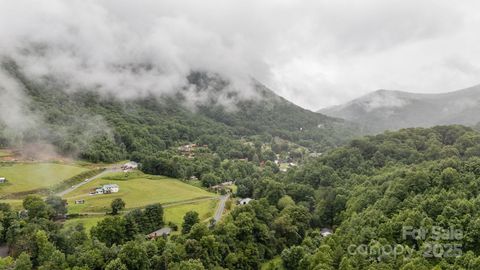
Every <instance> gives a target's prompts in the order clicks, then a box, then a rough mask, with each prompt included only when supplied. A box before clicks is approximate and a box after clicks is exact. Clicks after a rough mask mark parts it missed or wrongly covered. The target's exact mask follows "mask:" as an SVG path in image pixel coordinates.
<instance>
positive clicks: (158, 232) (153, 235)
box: [147, 227, 172, 240]
mask: <svg viewBox="0 0 480 270" xmlns="http://www.w3.org/2000/svg"><path fill="white" fill-rule="evenodd" d="M170 232H172V229H171V228H170V227H163V228H161V229H159V230H156V231H154V232H152V233H150V234H148V235H147V238H148V239H153V240H155V239H156V238H157V237H166V236H168V235H169V234H170Z"/></svg>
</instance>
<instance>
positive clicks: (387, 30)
mask: <svg viewBox="0 0 480 270" xmlns="http://www.w3.org/2000/svg"><path fill="white" fill-rule="evenodd" d="M479 8H480V2H479V1H476V0H465V1H449V0H420V1H418V0H366V1H358V0H338V1H327V0H317V1H314V0H305V1H296V0H264V1H255V0H244V1H233V0H205V1H196V0H190V1H185V0H162V1H155V0H136V1H131V0H128V1H127V0H68V1H65V0H45V1H35V0H15V1H9V0H0V54H3V55H6V56H10V57H14V58H15V59H16V60H17V61H18V62H19V64H20V65H21V67H22V68H23V69H24V70H25V71H26V72H27V73H28V74H29V75H32V76H33V75H35V76H37V77H38V78H41V77H42V76H45V75H49V76H56V77H58V78H62V80H63V81H64V83H65V85H67V86H70V87H71V88H72V89H76V88H78V87H79V86H80V87H89V88H91V87H95V88H96V89H98V90H99V91H104V92H109V93H112V92H113V93H115V94H116V95H118V96H120V97H123V98H129V97H135V96H138V95H139V94H140V95H141V94H146V93H149V92H154V93H168V92H169V91H172V89H176V88H178V87H180V86H184V85H185V84H186V80H185V76H186V75H188V74H189V73H190V71H192V70H203V71H210V72H216V73H219V74H221V75H223V76H225V77H226V78H228V79H230V80H232V81H233V82H234V84H235V86H236V87H237V88H238V89H242V90H243V92H244V94H246V95H250V94H251V93H250V92H249V91H248V84H247V83H246V82H247V81H248V78H250V76H252V77H255V78H257V79H258V80H259V81H261V82H264V83H265V84H267V85H268V86H269V87H271V88H272V90H274V91H276V92H277V93H278V94H280V95H282V96H284V97H286V98H287V99H290V100H292V101H294V102H295V103H297V104H299V105H301V106H304V107H306V108H309V109H318V108H320V107H324V106H329V105H333V104H337V103H340V102H345V101H347V100H349V99H352V98H354V97H357V96H359V95H362V94H365V93H367V92H369V91H372V90H375V89H379V88H383V89H399V90H409V91H419V92H442V91H447V90H453V89H459V88H463V87H467V86H470V85H473V84H477V83H479V82H480V64H479V63H480V46H478V44H480V35H478V34H477V32H478V29H479V28H480V13H479V12H478V10H479Z"/></svg>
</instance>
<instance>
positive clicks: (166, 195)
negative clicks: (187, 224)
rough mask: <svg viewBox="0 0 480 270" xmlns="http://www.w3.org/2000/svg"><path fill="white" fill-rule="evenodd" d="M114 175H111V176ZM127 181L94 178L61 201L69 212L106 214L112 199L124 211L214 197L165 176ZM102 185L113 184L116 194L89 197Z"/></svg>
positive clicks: (144, 177) (211, 194) (110, 177)
mask: <svg viewBox="0 0 480 270" xmlns="http://www.w3.org/2000/svg"><path fill="white" fill-rule="evenodd" d="M114 176H115V175H114ZM147 177H148V176H143V177H142V178H136V179H128V178H127V179H128V180H113V179H114V177H112V176H111V175H110V176H109V175H107V176H105V178H109V179H104V178H101V179H97V180H95V181H92V182H90V183H88V184H86V185H84V186H82V187H80V188H78V189H76V190H74V191H73V192H71V193H69V194H67V196H65V199H67V201H68V203H69V208H68V211H69V213H71V214H72V213H89V212H103V213H105V212H107V211H109V208H110V203H111V201H112V200H113V199H115V198H122V199H123V200H124V201H125V203H126V209H132V208H139V207H144V206H146V205H148V204H152V203H162V204H169V203H178V202H182V201H183V202H185V201H189V200H195V199H201V198H209V197H215V196H216V195H215V194H213V193H210V192H207V191H205V190H203V189H201V188H198V187H194V186H191V185H188V184H186V183H184V182H182V181H179V180H176V179H173V178H168V177H154V178H153V179H150V178H151V177H148V178H147ZM105 184H117V185H119V187H120V191H119V192H117V193H112V194H102V195H89V193H90V192H91V191H92V190H93V189H95V187H98V186H102V185H105ZM79 199H83V200H85V204H75V200H79Z"/></svg>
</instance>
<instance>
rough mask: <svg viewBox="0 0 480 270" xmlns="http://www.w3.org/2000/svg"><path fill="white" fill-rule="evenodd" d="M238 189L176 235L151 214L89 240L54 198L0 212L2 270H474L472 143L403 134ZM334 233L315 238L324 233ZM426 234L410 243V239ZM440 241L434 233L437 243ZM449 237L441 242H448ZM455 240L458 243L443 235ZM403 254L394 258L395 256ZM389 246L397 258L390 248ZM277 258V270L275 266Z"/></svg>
mask: <svg viewBox="0 0 480 270" xmlns="http://www.w3.org/2000/svg"><path fill="white" fill-rule="evenodd" d="M252 166H253V167H251V169H252V172H250V173H248V174H247V175H246V176H245V175H243V176H239V177H243V178H242V179H239V180H237V185H238V194H237V195H238V196H240V197H247V196H249V197H252V198H254V199H255V200H253V201H252V202H250V203H249V204H248V205H244V206H237V207H235V208H234V209H233V211H232V212H231V213H230V214H228V215H227V216H226V217H225V218H224V219H223V220H222V222H220V223H218V224H216V225H213V226H210V225H209V224H208V223H202V222H199V221H198V218H195V216H196V215H195V213H189V214H187V215H186V216H185V220H184V225H185V226H183V227H184V229H183V230H182V232H181V234H180V235H176V236H172V237H169V238H161V237H160V238H157V239H156V240H146V239H145V237H144V235H145V233H146V232H148V231H151V230H153V229H154V228H157V227H159V226H161V225H162V224H163V219H160V218H158V217H159V216H161V215H162V213H163V210H162V207H161V206H160V205H152V206H149V207H147V208H146V209H144V210H135V211H134V212H130V213H128V214H126V215H124V216H112V217H109V218H106V219H105V220H104V221H102V222H100V223H98V224H97V226H95V227H94V228H93V229H92V230H91V232H90V234H87V233H86V232H85V230H84V229H83V228H82V227H81V226H78V227H74V228H62V226H61V225H60V224H59V223H55V222H53V219H54V218H55V216H56V215H58V214H61V213H63V211H64V209H62V208H61V207H59V205H61V204H59V203H58V199H55V198H54V197H53V198H50V199H48V200H46V201H43V200H41V199H39V198H38V197H34V196H29V197H28V198H27V199H25V201H24V207H25V209H27V210H28V212H26V214H25V213H20V214H19V213H17V212H14V211H12V210H10V209H9V207H8V205H2V206H1V207H0V212H1V215H0V220H1V224H2V226H1V236H2V238H1V240H2V242H4V243H6V244H8V245H9V246H10V248H11V250H12V251H13V252H12V256H13V258H5V259H2V261H1V264H0V265H2V266H1V267H4V268H6V269H9V267H11V266H12V265H14V267H16V268H15V269H30V268H31V267H32V266H33V267H38V269H259V268H260V266H261V265H262V264H263V263H264V264H265V266H264V267H266V268H267V269H269V268H270V269H275V268H280V269H281V268H285V269H403V270H407V269H479V267H480V257H479V255H480V253H479V252H480V250H479V248H478V247H479V246H480V245H479V243H478V241H479V240H478V239H480V238H479V235H478V231H479V224H480V223H479V222H480V216H479V213H480V211H479V210H480V209H479V207H480V203H479V199H478V198H479V197H478V195H479V194H480V184H479V180H478V179H479V177H480V170H479V168H480V133H478V132H476V131H474V130H472V129H470V128H466V127H462V126H439V127H434V128H429V129H423V128H416V129H404V130H400V131H398V132H386V133H384V134H381V135H377V136H370V137H365V138H361V139H356V140H353V141H351V142H350V143H349V144H348V145H346V146H344V147H339V148H336V149H334V150H331V151H329V152H328V153H326V154H324V155H322V156H321V157H319V158H315V159H310V160H309V161H308V162H306V163H305V164H303V165H300V166H298V167H297V168H292V169H291V170H289V171H288V172H287V173H276V172H274V171H273V170H272V169H269V168H267V167H261V166H256V165H252ZM323 228H330V229H332V230H333V234H331V235H329V236H322V234H321V229H323ZM415 230H418V231H419V230H422V231H423V232H424V233H419V234H416V235H413V234H412V233H411V232H412V231H413V232H415ZM436 231H442V234H441V235H440V237H439V234H437V233H435V232H436ZM446 231H448V232H449V233H446ZM450 232H455V233H450ZM400 247H402V248H400ZM394 248H395V252H393V249H394ZM273 258H280V264H276V263H275V262H278V261H279V260H278V259H277V260H273V261H271V262H270V260H272V259H273Z"/></svg>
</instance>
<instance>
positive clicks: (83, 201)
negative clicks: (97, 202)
mask: <svg viewBox="0 0 480 270" xmlns="http://www.w3.org/2000/svg"><path fill="white" fill-rule="evenodd" d="M84 203H85V200H75V204H84Z"/></svg>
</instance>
